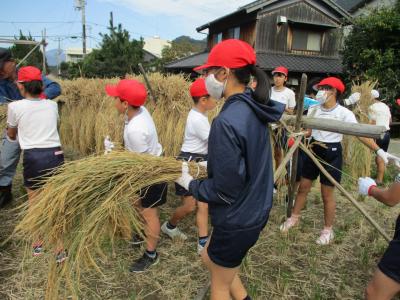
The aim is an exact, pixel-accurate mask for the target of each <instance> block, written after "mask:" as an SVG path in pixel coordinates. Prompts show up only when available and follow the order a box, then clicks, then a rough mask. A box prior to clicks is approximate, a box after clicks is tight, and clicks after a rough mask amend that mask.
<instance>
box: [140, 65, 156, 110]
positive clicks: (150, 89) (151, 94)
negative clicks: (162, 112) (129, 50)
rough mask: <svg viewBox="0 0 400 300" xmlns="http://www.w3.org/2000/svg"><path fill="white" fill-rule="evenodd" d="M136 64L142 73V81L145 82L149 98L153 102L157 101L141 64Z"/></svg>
mask: <svg viewBox="0 0 400 300" xmlns="http://www.w3.org/2000/svg"><path fill="white" fill-rule="evenodd" d="M138 66H139V70H140V73H142V75H143V78H144V81H145V82H146V85H147V89H148V90H149V93H150V96H151V98H152V99H153V101H154V103H157V98H156V96H155V95H154V93H153V89H152V88H151V85H150V81H149V79H148V78H147V75H146V71H145V70H144V68H143V65H142V64H141V63H139V64H138Z"/></svg>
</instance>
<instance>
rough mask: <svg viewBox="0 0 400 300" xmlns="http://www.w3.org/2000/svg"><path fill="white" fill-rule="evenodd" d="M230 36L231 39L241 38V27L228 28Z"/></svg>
mask: <svg viewBox="0 0 400 300" xmlns="http://www.w3.org/2000/svg"><path fill="white" fill-rule="evenodd" d="M228 37H229V38H230V39H237V40H239V39H240V27H239V26H238V27H233V28H229V29H228Z"/></svg>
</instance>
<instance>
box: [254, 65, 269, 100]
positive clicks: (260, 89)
mask: <svg viewBox="0 0 400 300" xmlns="http://www.w3.org/2000/svg"><path fill="white" fill-rule="evenodd" d="M250 73H251V75H253V76H254V77H255V78H256V80H257V86H256V89H255V90H254V93H253V95H254V100H256V101H257V102H259V103H261V104H267V102H268V101H269V98H270V89H271V85H270V83H269V80H268V77H267V75H266V74H265V72H264V71H263V70H261V69H260V68H258V67H256V66H255V65H251V66H250Z"/></svg>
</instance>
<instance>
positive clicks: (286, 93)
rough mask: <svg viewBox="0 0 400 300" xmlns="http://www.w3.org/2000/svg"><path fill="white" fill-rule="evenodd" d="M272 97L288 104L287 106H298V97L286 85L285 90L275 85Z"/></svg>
mask: <svg viewBox="0 0 400 300" xmlns="http://www.w3.org/2000/svg"><path fill="white" fill-rule="evenodd" d="M271 99H272V100H275V101H277V102H280V103H282V104H285V105H286V108H294V107H295V106H296V97H295V94H294V92H293V91H292V90H291V89H289V88H287V87H284V88H283V90H281V91H278V90H276V89H275V87H272V89H271Z"/></svg>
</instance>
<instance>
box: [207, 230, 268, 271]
mask: <svg viewBox="0 0 400 300" xmlns="http://www.w3.org/2000/svg"><path fill="white" fill-rule="evenodd" d="M266 224H267V222H265V223H264V224H262V225H257V226H253V227H250V228H244V229H236V230H232V229H226V228H221V227H214V228H213V230H212V234H211V237H210V243H209V245H208V248H207V253H208V256H209V257H210V259H211V261H212V262H213V263H215V264H216V265H218V266H221V267H225V268H236V267H238V266H240V264H241V263H242V260H243V258H244V257H245V256H246V254H247V252H248V251H249V250H250V248H251V247H253V246H254V244H255V243H256V242H257V240H258V238H259V236H260V233H261V231H262V230H263V229H264V227H265V225H266Z"/></svg>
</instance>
